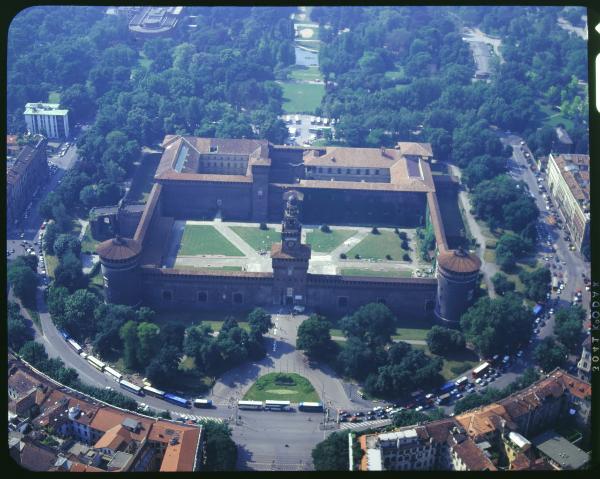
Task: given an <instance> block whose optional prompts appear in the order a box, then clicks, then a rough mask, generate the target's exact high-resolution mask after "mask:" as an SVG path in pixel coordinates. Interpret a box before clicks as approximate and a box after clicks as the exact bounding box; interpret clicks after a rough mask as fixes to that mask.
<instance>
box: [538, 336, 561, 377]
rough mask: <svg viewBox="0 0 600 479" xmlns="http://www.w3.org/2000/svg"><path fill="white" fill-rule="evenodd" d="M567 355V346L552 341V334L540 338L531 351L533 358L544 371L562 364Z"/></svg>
mask: <svg viewBox="0 0 600 479" xmlns="http://www.w3.org/2000/svg"><path fill="white" fill-rule="evenodd" d="M567 356H568V351H567V348H566V347H564V346H563V345H562V344H560V343H557V342H556V341H554V338H553V337H552V336H547V337H545V338H544V339H542V340H541V341H540V342H539V343H538V345H537V346H536V347H535V349H534V351H533V359H534V360H535V362H536V363H537V364H538V365H539V366H540V368H542V371H546V372H549V371H552V370H553V369H554V368H556V367H560V366H562V365H563V364H564V363H565V359H566V358H567Z"/></svg>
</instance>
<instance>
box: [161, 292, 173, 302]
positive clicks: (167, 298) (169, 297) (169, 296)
mask: <svg viewBox="0 0 600 479" xmlns="http://www.w3.org/2000/svg"><path fill="white" fill-rule="evenodd" d="M162 299H163V300H164V301H171V300H172V299H173V293H172V292H171V291H163V292H162Z"/></svg>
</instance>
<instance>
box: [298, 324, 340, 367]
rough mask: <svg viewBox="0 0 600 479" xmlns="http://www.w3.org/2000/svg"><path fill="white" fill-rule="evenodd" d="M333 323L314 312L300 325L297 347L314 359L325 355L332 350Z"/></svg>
mask: <svg viewBox="0 0 600 479" xmlns="http://www.w3.org/2000/svg"><path fill="white" fill-rule="evenodd" d="M330 329H331V324H330V323H329V321H327V319H326V318H324V317H323V316H319V315H316V314H312V315H311V316H310V317H309V318H308V319H307V320H305V321H303V322H302V324H301V325H300V326H299V327H298V338H297V339H296V347H297V348H298V349H301V350H304V352H305V353H306V355H307V356H308V357H309V358H311V359H313V358H319V357H321V358H322V357H325V356H327V354H328V353H329V352H331V347H332V341H331V334H330V333H329V330H330Z"/></svg>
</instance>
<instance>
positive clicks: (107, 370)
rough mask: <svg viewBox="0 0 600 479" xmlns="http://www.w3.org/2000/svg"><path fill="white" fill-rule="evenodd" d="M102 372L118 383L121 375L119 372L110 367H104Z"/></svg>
mask: <svg viewBox="0 0 600 479" xmlns="http://www.w3.org/2000/svg"><path fill="white" fill-rule="evenodd" d="M104 372H105V373H108V374H109V375H111V376H112V377H114V378H116V379H117V381H119V380H120V379H121V378H122V377H123V375H122V374H121V373H120V372H119V371H115V370H114V369H113V368H111V367H110V366H106V367H105V368H104Z"/></svg>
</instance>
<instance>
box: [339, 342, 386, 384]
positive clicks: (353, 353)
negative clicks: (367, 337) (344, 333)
mask: <svg viewBox="0 0 600 479" xmlns="http://www.w3.org/2000/svg"><path fill="white" fill-rule="evenodd" d="M337 365H338V368H339V369H340V371H341V373H342V374H343V375H344V376H349V377H354V378H356V379H358V380H363V379H364V378H366V377H367V375H369V374H370V373H371V372H374V371H376V370H377V362H376V358H375V353H374V352H373V351H371V350H370V349H369V348H368V347H367V346H366V345H365V344H364V343H363V342H362V341H361V340H360V339H359V338H357V337H356V336H350V337H348V340H347V341H346V344H345V345H344V347H343V348H342V349H341V350H340V352H339V354H338V356H337Z"/></svg>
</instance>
